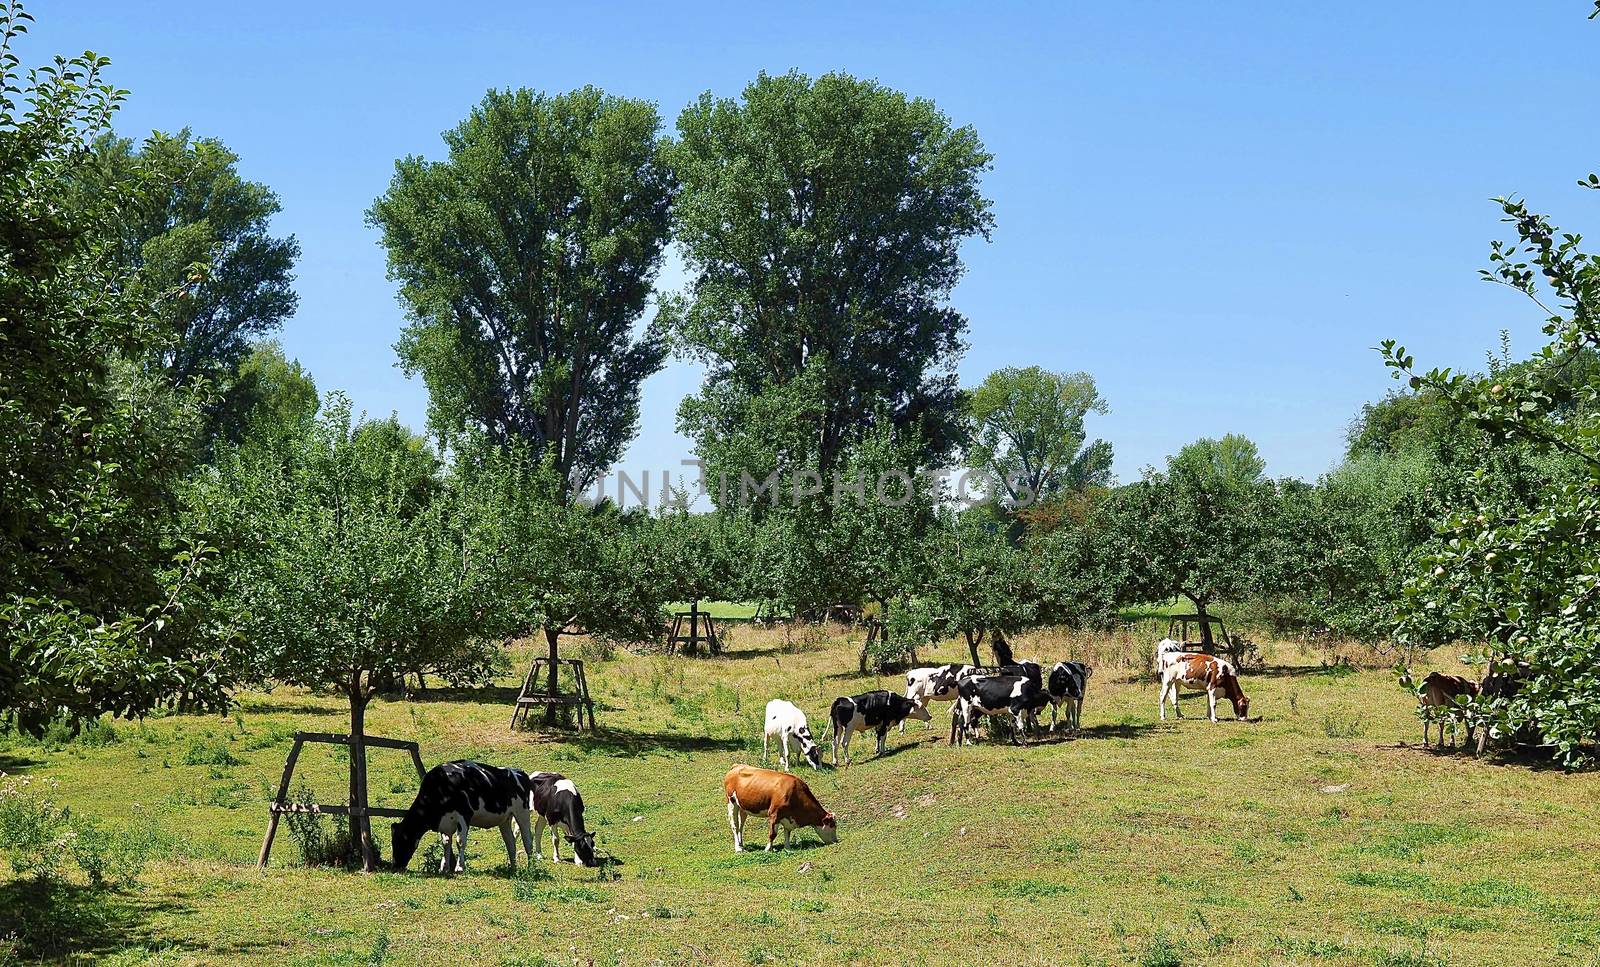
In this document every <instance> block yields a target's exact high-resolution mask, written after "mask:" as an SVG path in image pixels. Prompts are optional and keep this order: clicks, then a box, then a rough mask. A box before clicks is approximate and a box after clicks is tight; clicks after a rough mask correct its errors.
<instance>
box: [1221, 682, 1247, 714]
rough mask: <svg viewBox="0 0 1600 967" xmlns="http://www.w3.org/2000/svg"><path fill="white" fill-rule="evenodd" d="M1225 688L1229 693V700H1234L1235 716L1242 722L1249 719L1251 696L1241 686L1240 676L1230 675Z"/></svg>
mask: <svg viewBox="0 0 1600 967" xmlns="http://www.w3.org/2000/svg"><path fill="white" fill-rule="evenodd" d="M1224 690H1225V691H1226V692H1227V694H1228V700H1229V701H1231V702H1233V714H1234V717H1235V718H1237V719H1238V720H1239V721H1241V722H1243V721H1245V720H1246V719H1248V718H1249V717H1250V697H1249V696H1248V695H1246V694H1245V693H1244V689H1242V688H1240V687H1239V676H1238V675H1229V676H1228V680H1227V681H1226V682H1225V683H1224Z"/></svg>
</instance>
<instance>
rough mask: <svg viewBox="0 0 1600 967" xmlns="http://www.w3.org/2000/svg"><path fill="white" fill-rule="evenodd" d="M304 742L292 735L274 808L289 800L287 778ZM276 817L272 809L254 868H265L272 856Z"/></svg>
mask: <svg viewBox="0 0 1600 967" xmlns="http://www.w3.org/2000/svg"><path fill="white" fill-rule="evenodd" d="M305 741H306V740H305V739H304V737H303V736H302V734H301V733H299V732H296V733H295V734H294V747H293V748H291V749H290V750H289V758H288V760H287V761H286V762H284V764H283V778H282V779H280V780H279V781H278V796H277V798H276V799H274V800H273V801H272V802H273V805H275V806H283V805H285V804H286V803H287V802H288V800H289V777H290V776H293V775H294V762H295V760H296V759H298V758H300V747H301V746H302V745H304V744H305ZM278 816H279V813H278V811H277V810H276V809H274V810H273V811H272V818H271V819H269V820H268V821H267V837H266V839H263V840H262V841H261V855H260V856H259V857H258V858H257V859H256V866H259V867H262V868H265V867H266V865H267V857H268V856H270V855H272V838H273V837H274V836H277V835H278Z"/></svg>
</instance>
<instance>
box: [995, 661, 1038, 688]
mask: <svg viewBox="0 0 1600 967" xmlns="http://www.w3.org/2000/svg"><path fill="white" fill-rule="evenodd" d="M999 673H1000V674H1002V675H1021V676H1022V677H1023V678H1026V679H1027V680H1028V681H1030V682H1033V685H1034V687H1035V688H1043V687H1044V668H1043V667H1041V666H1040V665H1039V663H1038V662H1036V661H1030V660H1028V659H1026V658H1024V659H1022V660H1021V661H1014V662H1009V663H1007V664H1004V665H1001V666H1000V669H999Z"/></svg>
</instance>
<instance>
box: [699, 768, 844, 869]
mask: <svg viewBox="0 0 1600 967" xmlns="http://www.w3.org/2000/svg"><path fill="white" fill-rule="evenodd" d="M722 792H723V795H724V796H725V797H726V799H727V800H728V825H729V826H731V827H732V828H733V851H734V852H735V853H742V852H744V820H745V817H746V816H748V815H750V814H751V813H754V814H755V815H757V816H766V817H767V852H769V853H770V852H772V845H773V842H774V841H775V840H776V839H777V838H778V830H779V829H780V828H781V829H782V830H783V845H784V846H785V847H787V846H788V845H789V834H790V833H793V832H794V830H795V828H796V827H799V826H811V827H813V828H815V829H816V831H817V835H818V836H821V837H822V841H823V842H824V843H837V842H838V841H839V824H838V822H837V821H836V820H835V819H834V818H833V813H830V812H828V811H827V810H826V809H823V808H822V804H821V803H819V802H817V797H816V796H814V795H812V794H811V787H810V786H807V785H806V784H805V780H803V779H801V778H800V777H799V776H793V775H790V774H789V773H787V772H775V771H773V770H771V769H757V768H755V767H754V766H744V765H740V766H734V767H733V768H732V769H729V770H728V774H727V776H725V777H723V780H722Z"/></svg>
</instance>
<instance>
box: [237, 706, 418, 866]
mask: <svg viewBox="0 0 1600 967" xmlns="http://www.w3.org/2000/svg"><path fill="white" fill-rule="evenodd" d="M307 742H323V743H327V744H329V745H347V746H352V747H353V748H351V750H350V754H351V755H357V754H359V755H360V756H361V759H362V762H361V771H362V774H365V773H366V757H367V746H369V745H371V746H377V747H378V748H380V749H403V750H405V751H407V752H409V753H411V761H412V763H413V764H414V765H416V767H417V779H418V781H421V779H422V777H423V774H424V773H426V772H427V770H426V769H424V768H423V767H422V752H421V751H420V750H419V749H418V748H417V744H416V743H415V742H407V741H405V740H404V739H385V738H383V737H382V736H376V735H367V736H363V737H362V738H361V741H360V742H359V743H356V742H353V741H351V739H350V736H348V735H336V734H334V733H331V732H296V733H295V734H294V746H293V747H292V748H290V749H289V758H288V761H286V762H284V764H283V779H282V780H280V781H279V782H278V795H277V798H275V799H273V801H272V803H271V804H270V805H268V806H267V812H268V814H269V815H270V817H271V818H270V819H268V821H267V836H266V838H265V839H263V840H262V841H261V856H260V857H259V858H257V860H256V866H258V867H261V868H265V867H266V865H267V857H269V856H271V855H272V840H273V838H274V837H275V836H277V835H278V820H279V818H281V817H282V816H283V814H284V813H325V814H327V815H330V816H362V815H365V816H383V817H387V818H389V819H399V818H400V817H402V816H404V815H405V814H406V811H405V810H404V809H387V808H382V807H373V806H368V807H367V808H366V809H365V810H360V809H357V808H356V807H354V806H351V805H348V804H333V805H327V806H324V805H321V804H318V803H298V802H290V801H289V780H290V779H292V778H294V764H295V762H296V761H297V760H298V759H299V758H300V747H301V746H303V745H305V744H306V743H307Z"/></svg>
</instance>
